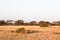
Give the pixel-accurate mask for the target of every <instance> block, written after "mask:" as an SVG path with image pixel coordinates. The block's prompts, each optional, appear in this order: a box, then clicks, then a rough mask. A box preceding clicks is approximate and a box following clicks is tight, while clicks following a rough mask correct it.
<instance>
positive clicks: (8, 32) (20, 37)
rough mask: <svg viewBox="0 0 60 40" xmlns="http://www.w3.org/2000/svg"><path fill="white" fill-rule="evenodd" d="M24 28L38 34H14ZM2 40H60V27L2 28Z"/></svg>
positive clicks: (0, 32) (0, 37)
mask: <svg viewBox="0 0 60 40" xmlns="http://www.w3.org/2000/svg"><path fill="white" fill-rule="evenodd" d="M22 27H23V28H25V29H26V30H34V31H38V32H34V33H30V34H27V33H24V34H22V33H16V32H12V31H13V30H14V31H15V30H17V29H18V28H22ZM0 40H60V27H54V26H52V27H39V26H0Z"/></svg>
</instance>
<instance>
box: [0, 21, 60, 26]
mask: <svg viewBox="0 0 60 40" xmlns="http://www.w3.org/2000/svg"><path fill="white" fill-rule="evenodd" d="M3 25H15V26H18V25H25V26H28V25H29V26H42V27H44V26H46V27H48V26H60V21H54V22H52V23H50V22H48V21H39V22H36V21H30V22H24V20H16V21H14V20H6V21H5V20H0V26H3Z"/></svg>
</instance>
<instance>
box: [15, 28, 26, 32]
mask: <svg viewBox="0 0 60 40" xmlns="http://www.w3.org/2000/svg"><path fill="white" fill-rule="evenodd" d="M16 32H17V33H20V32H25V29H24V28H19V29H17V30H16Z"/></svg>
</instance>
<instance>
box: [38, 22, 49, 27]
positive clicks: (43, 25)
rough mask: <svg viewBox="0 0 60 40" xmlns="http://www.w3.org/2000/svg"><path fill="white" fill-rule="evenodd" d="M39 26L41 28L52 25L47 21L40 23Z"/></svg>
mask: <svg viewBox="0 0 60 40" xmlns="http://www.w3.org/2000/svg"><path fill="white" fill-rule="evenodd" d="M38 25H39V26H40V27H48V26H49V25H50V23H49V22H46V21H40V22H38Z"/></svg>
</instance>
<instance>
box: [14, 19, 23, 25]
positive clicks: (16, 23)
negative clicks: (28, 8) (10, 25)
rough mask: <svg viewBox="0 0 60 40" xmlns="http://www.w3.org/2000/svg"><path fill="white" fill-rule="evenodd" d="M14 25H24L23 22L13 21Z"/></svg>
mask: <svg viewBox="0 0 60 40" xmlns="http://www.w3.org/2000/svg"><path fill="white" fill-rule="evenodd" d="M14 24H15V25H23V24H24V21H23V20H17V21H15V23H14Z"/></svg>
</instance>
